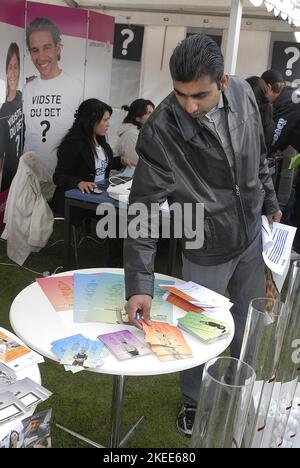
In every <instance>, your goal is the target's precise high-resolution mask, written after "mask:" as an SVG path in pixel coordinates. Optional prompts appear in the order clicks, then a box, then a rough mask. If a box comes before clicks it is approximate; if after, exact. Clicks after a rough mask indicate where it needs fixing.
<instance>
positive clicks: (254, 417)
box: [240, 298, 288, 448]
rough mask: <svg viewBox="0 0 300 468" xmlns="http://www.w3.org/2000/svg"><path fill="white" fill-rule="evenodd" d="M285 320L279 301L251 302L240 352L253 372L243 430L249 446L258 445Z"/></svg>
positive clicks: (285, 313)
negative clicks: (250, 395) (253, 378)
mask: <svg viewBox="0 0 300 468" xmlns="http://www.w3.org/2000/svg"><path fill="white" fill-rule="evenodd" d="M287 322H288V313H287V310H286V308H285V305H284V304H283V303H282V302H280V301H278V300H274V299H269V298H255V299H253V300H252V301H251V302H250V304H249V311H248V317H247V322H246V327H245V333H244V338H243V343H242V348H241V354H240V359H241V360H243V361H244V362H246V363H247V364H249V365H250V366H252V367H253V369H254V370H255V373H256V382H255V385H254V387H253V398H252V400H251V405H250V409H249V414H248V418H247V424H246V429H245V434H244V446H245V447H248V448H250V447H251V448H259V447H261V443H262V439H263V435H264V431H265V430H266V423H267V417H268V410H269V406H270V403H271V397H272V393H273V388H274V384H275V381H276V372H277V368H278V363H279V358H280V353H281V349H282V344H283V338H284V334H285V331H286V327H287Z"/></svg>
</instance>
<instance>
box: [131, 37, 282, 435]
mask: <svg viewBox="0 0 300 468" xmlns="http://www.w3.org/2000/svg"><path fill="white" fill-rule="evenodd" d="M170 72H171V77H172V80H173V87H174V92H172V93H171V94H170V95H169V96H168V97H167V98H166V99H165V100H164V101H163V102H162V103H161V104H160V105H159V106H158V108H157V109H156V110H155V111H154V112H153V113H152V115H151V116H150V118H149V120H148V122H147V123H146V125H145V126H144V127H143V128H142V130H141V132H140V136H139V140H138V143H137V147H136V150H137V152H138V154H139V162H138V165H137V168H136V171H135V176H134V180H133V185H132V189H131V195H130V203H134V202H140V203H144V204H145V205H146V206H148V207H149V206H150V205H151V204H152V203H159V204H161V203H163V202H164V201H165V200H166V199H167V200H168V202H169V204H170V203H172V202H177V203H179V204H180V205H182V206H183V204H184V203H189V204H192V205H193V206H195V205H196V204H200V203H204V215H205V219H204V244H203V246H202V247H201V248H198V249H195V248H187V246H186V242H185V239H184V238H183V239H182V242H181V243H182V250H183V278H184V279H185V280H186V281H189V280H192V281H195V282H197V283H199V284H202V285H203V286H206V287H208V288H210V289H213V290H214V291H216V292H219V293H222V294H224V292H225V290H226V289H227V288H228V290H229V293H230V297H231V301H232V302H233V303H234V307H233V308H232V314H233V316H234V320H235V328H236V332H235V337H234V339H233V342H232V346H231V353H232V355H233V356H235V357H239V353H240V347H241V342H242V338H243V332H244V326H245V321H246V317H247V311H248V305H249V302H250V300H251V299H252V298H254V297H263V296H264V295H265V291H264V264H263V260H262V246H261V214H262V213H264V214H266V215H267V216H268V218H269V221H270V222H272V220H277V221H279V220H280V217H281V212H280V211H279V207H278V203H277V200H276V196H275V192H274V188H273V184H272V181H271V178H270V175H269V172H268V167H267V163H266V161H265V156H266V155H265V152H266V150H265V144H264V138H263V129H262V125H261V121H260V116H259V110H258V108H257V104H256V100H255V97H254V95H253V93H252V90H251V88H250V86H249V85H248V84H247V83H246V82H245V81H243V80H241V79H239V78H237V77H230V78H229V76H228V75H226V74H224V62H223V56H222V54H221V52H220V49H219V48H218V46H217V45H216V43H215V42H214V41H213V40H212V39H210V38H208V37H207V36H205V35H202V34H199V35H193V36H190V37H189V38H187V39H185V40H184V41H182V43H181V44H179V45H178V46H177V47H176V49H175V50H174V52H173V55H172V57H171V59H170ZM155 252H156V239H153V238H151V237H148V238H138V239H133V238H132V237H128V239H126V241H125V248H124V262H125V276H126V297H127V299H128V302H127V304H126V310H127V312H128V315H129V318H130V321H131V322H132V323H133V324H135V325H136V326H140V325H139V323H138V321H137V320H136V311H137V309H140V310H141V311H142V314H143V317H144V319H145V321H146V322H148V323H149V320H150V308H151V299H152V298H151V296H152V295H153V269H154V259H155ZM201 376H202V369H201V368H193V369H189V370H187V371H183V372H181V376H180V384H181V392H182V397H183V407H182V409H181V411H180V413H179V415H178V418H177V428H178V430H179V431H180V432H181V433H182V434H184V435H186V436H190V435H191V433H192V428H193V422H194V416H195V408H196V405H197V400H198V395H199V388H200V384H201Z"/></svg>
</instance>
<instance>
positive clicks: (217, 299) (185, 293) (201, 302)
mask: <svg viewBox="0 0 300 468" xmlns="http://www.w3.org/2000/svg"><path fill="white" fill-rule="evenodd" d="M161 288H163V289H166V290H167V291H168V292H169V293H172V294H175V295H176V296H178V297H179V298H180V299H183V300H184V301H187V302H190V303H191V304H192V305H194V306H196V307H199V308H202V309H206V308H215V307H221V306H224V307H226V308H228V306H231V305H232V304H231V303H230V302H229V299H228V298H227V297H225V296H222V295H221V294H218V293H216V292H215V291H212V290H211V289H208V288H206V287H204V286H201V285H200V284H197V283H194V282H193V281H188V282H187V283H183V284H176V285H175V286H165V285H161Z"/></svg>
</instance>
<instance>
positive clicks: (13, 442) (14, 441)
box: [8, 431, 20, 448]
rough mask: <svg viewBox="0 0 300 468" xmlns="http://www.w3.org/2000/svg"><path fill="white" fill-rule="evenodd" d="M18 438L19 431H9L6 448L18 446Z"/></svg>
mask: <svg viewBox="0 0 300 468" xmlns="http://www.w3.org/2000/svg"><path fill="white" fill-rule="evenodd" d="M19 440H20V436H19V433H18V432H17V431H11V433H10V436H9V447H8V448H18V442H19Z"/></svg>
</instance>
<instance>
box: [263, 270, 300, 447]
mask: <svg viewBox="0 0 300 468" xmlns="http://www.w3.org/2000/svg"><path fill="white" fill-rule="evenodd" d="M286 308H287V312H288V324H287V328H286V332H285V335H284V340H283V345H282V352H281V355H280V360H279V365H278V370H277V379H276V380H277V383H276V386H277V388H276V389H275V391H274V392H273V397H272V415H271V416H273V417H272V419H271V422H272V424H271V425H270V432H271V437H270V438H266V437H265V438H264V440H263V447H272V448H275V447H286V448H290V447H292V445H293V438H294V437H295V435H296V433H297V429H298V424H297V422H296V421H295V418H294V416H293V414H292V409H293V406H295V404H296V403H295V398H296V390H297V385H298V382H299V374H300V262H294V263H293V265H292V269H291V275H290V281H289V285H288V291H287V297H286Z"/></svg>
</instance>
